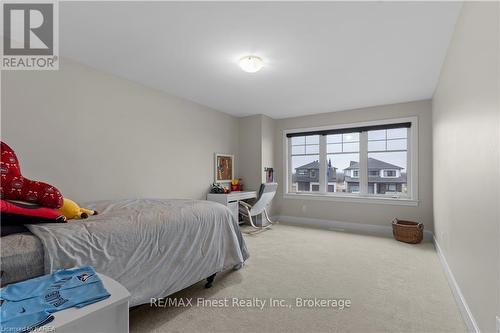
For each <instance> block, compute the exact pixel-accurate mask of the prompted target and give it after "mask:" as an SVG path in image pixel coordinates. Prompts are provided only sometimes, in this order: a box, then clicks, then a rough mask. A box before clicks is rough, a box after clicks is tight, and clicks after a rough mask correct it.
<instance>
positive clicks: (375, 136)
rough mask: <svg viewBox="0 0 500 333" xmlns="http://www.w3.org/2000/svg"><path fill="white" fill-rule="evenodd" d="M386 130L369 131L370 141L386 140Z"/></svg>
mask: <svg viewBox="0 0 500 333" xmlns="http://www.w3.org/2000/svg"><path fill="white" fill-rule="evenodd" d="M385 133H386V132H385V130H378V131H368V140H385V139H386V137H385Z"/></svg>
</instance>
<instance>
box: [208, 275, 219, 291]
mask: <svg viewBox="0 0 500 333" xmlns="http://www.w3.org/2000/svg"><path fill="white" fill-rule="evenodd" d="M215 274H217V273H215ZM215 274H212V275H210V276H209V277H207V283H206V284H205V288H207V289H208V288H212V286H213V284H214V280H215Z"/></svg>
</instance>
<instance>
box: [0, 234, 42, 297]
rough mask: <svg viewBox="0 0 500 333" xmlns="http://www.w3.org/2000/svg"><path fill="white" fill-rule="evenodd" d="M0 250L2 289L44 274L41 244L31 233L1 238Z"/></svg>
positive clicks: (0, 281)
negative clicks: (10, 284) (7, 285)
mask: <svg viewBox="0 0 500 333" xmlns="http://www.w3.org/2000/svg"><path fill="white" fill-rule="evenodd" d="M0 250H1V252H0V253H1V263H2V264H1V279H0V283H1V286H2V287H3V286H4V285H6V284H9V283H13V282H18V281H23V280H26V279H30V278H33V277H36V276H40V275H43V274H44V251H43V246H42V242H40V240H39V239H38V237H36V236H35V235H33V234H32V233H29V232H25V233H19V234H12V235H8V236H3V237H2V238H1V241H0Z"/></svg>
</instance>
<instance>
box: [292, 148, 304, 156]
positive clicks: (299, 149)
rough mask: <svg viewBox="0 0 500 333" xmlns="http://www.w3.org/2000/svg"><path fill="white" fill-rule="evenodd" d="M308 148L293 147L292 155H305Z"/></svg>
mask: <svg viewBox="0 0 500 333" xmlns="http://www.w3.org/2000/svg"><path fill="white" fill-rule="evenodd" d="M305 153H306V146H292V155H298V154H305Z"/></svg>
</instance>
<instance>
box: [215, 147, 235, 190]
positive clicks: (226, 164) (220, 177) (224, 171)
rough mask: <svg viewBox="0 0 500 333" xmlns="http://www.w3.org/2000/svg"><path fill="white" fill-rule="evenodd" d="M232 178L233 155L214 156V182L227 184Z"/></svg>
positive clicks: (217, 154)
mask: <svg viewBox="0 0 500 333" xmlns="http://www.w3.org/2000/svg"><path fill="white" fill-rule="evenodd" d="M233 178H234V155H229V154H219V153H216V154H215V182H216V183H229V182H231V180H232V179H233Z"/></svg>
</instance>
